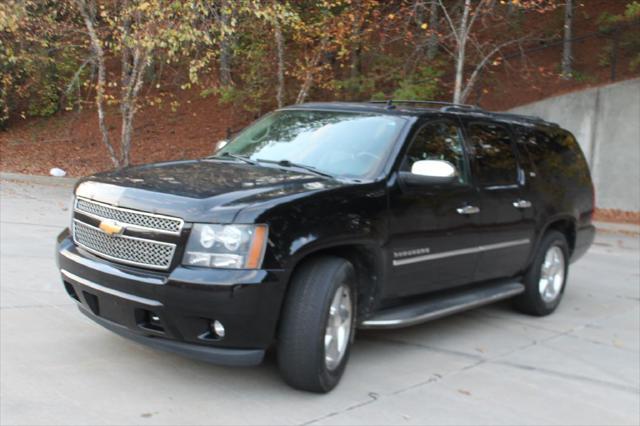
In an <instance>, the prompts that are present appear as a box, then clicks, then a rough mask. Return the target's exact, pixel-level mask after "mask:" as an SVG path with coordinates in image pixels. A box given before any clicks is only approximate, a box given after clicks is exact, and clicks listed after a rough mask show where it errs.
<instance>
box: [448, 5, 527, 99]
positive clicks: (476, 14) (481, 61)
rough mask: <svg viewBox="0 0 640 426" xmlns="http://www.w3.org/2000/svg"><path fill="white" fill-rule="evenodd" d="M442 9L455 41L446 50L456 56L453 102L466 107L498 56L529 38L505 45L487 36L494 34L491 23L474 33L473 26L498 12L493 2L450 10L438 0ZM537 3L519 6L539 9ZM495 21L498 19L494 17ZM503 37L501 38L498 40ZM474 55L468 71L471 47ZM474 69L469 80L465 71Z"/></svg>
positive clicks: (516, 39)
mask: <svg viewBox="0 0 640 426" xmlns="http://www.w3.org/2000/svg"><path fill="white" fill-rule="evenodd" d="M437 1H438V3H439V5H440V9H441V10H442V12H443V15H444V19H445V21H446V24H447V26H448V29H449V32H450V38H451V39H452V40H453V49H445V50H446V51H447V52H448V53H450V54H451V55H452V56H453V59H454V68H455V78H454V88H453V102H454V103H464V102H465V101H466V100H467V98H468V97H469V95H470V94H471V90H472V89H473V87H474V85H475V84H476V82H477V80H478V78H479V76H480V74H481V72H482V70H483V69H484V68H485V67H486V66H487V64H488V63H489V62H490V61H491V59H492V58H494V57H495V56H496V55H498V54H499V53H500V52H501V51H502V49H503V48H505V47H507V46H509V45H513V44H521V43H522V42H523V41H524V40H526V39H528V38H529V36H523V37H519V38H512V39H507V40H505V41H499V37H498V38H494V37H487V34H488V33H495V31H494V30H493V28H492V27H491V26H490V25H492V24H491V22H492V21H491V20H489V21H488V23H485V25H484V28H483V29H484V30H488V31H484V32H483V31H481V30H475V29H474V24H476V23H477V22H479V21H482V20H483V19H484V18H488V17H489V16H490V15H492V13H493V12H494V11H495V9H496V7H497V6H496V4H495V1H494V0H479V1H477V2H472V1H471V0H464V3H463V4H460V3H461V2H460V3H458V4H457V5H454V6H453V7H449V8H448V7H447V6H445V4H444V1H443V0H437ZM536 1H537V0H530V2H525V1H524V0H521V1H520V2H519V3H518V4H519V5H520V7H531V8H534V7H537V5H538V3H537V2H536ZM493 16H494V17H495V16H496V15H495V14H493ZM478 34H482V35H483V36H484V37H478ZM499 35H500V34H498V36H499ZM469 46H471V48H472V49H473V51H474V53H475V54H474V55H473V64H474V65H472V66H471V67H467V63H468V62H469V61H470V60H469V56H470V55H469V52H468V50H469V49H468V47H469ZM467 68H471V72H470V74H469V75H468V77H466V78H465V76H466V74H465V69H467Z"/></svg>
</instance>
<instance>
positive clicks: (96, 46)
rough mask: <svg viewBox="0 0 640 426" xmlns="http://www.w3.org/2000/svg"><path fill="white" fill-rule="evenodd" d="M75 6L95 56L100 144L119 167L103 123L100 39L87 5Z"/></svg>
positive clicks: (104, 80)
mask: <svg viewBox="0 0 640 426" xmlns="http://www.w3.org/2000/svg"><path fill="white" fill-rule="evenodd" d="M76 4H77V6H78V9H79V10H80V15H82V20H83V21H84V25H85V27H86V28H87V32H88V33H89V40H90V42H91V50H92V51H93V54H94V56H95V62H96V66H97V68H98V84H97V85H96V108H97V109H98V124H99V126H100V133H102V143H103V144H104V146H105V148H107V152H108V153H109V157H110V158H111V161H112V162H113V165H114V166H115V167H120V161H119V160H118V157H117V156H116V153H115V150H114V149H113V145H111V142H110V141H109V129H108V128H107V124H106V121H105V111H104V104H105V90H106V87H107V77H106V68H105V63H104V50H103V49H102V45H101V44H100V39H99V38H98V34H97V33H96V30H95V27H94V26H93V19H92V17H91V16H90V14H89V11H88V10H87V9H88V5H87V3H86V2H85V1H84V0H76Z"/></svg>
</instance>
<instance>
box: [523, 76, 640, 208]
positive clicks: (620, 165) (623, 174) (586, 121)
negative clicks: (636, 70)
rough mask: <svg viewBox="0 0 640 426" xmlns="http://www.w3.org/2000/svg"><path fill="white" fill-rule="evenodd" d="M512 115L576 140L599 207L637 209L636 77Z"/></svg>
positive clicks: (639, 116) (639, 95)
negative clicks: (540, 121) (553, 126)
mask: <svg viewBox="0 0 640 426" xmlns="http://www.w3.org/2000/svg"><path fill="white" fill-rule="evenodd" d="M510 112H515V113H518V114H528V115H537V116H539V117H542V118H544V119H545V120H549V121H553V122H556V123H558V124H559V125H560V126H562V127H564V128H565V129H567V130H570V131H571V132H572V133H573V134H574V135H575V136H576V138H577V139H578V142H579V143H580V146H581V147H582V151H583V152H584V154H585V156H586V157H587V161H588V162H589V166H590V167H591V175H592V176H593V180H594V182H595V186H596V204H597V207H599V208H603V209H619V210H625V211H636V212H637V211H640V78H639V79H633V80H627V81H623V82H620V83H614V84H610V85H608V86H603V87H599V88H596V89H589V90H585V91H582V92H577V93H570V94H568V95H563V96H557V97H553V98H548V99H545V100H543V101H539V102H535V103H532V104H528V105H523V106H520V107H517V108H514V109H512V110H511V111H510Z"/></svg>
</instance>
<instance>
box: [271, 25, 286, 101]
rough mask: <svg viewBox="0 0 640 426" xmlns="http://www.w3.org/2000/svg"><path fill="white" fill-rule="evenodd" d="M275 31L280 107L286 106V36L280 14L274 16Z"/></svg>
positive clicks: (277, 92)
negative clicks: (283, 34)
mask: <svg viewBox="0 0 640 426" xmlns="http://www.w3.org/2000/svg"><path fill="white" fill-rule="evenodd" d="M273 31H274V37H275V42H276V52H277V56H278V71H277V74H278V85H277V86H276V101H277V102H278V108H282V107H283V106H284V38H283V37H282V25H281V24H280V18H279V17H278V16H275V17H274V20H273Z"/></svg>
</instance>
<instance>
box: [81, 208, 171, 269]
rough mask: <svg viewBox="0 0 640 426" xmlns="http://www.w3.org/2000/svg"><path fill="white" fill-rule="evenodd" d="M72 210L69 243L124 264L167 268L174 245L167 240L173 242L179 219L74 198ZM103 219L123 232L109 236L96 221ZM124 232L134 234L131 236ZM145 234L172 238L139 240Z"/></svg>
mask: <svg viewBox="0 0 640 426" xmlns="http://www.w3.org/2000/svg"><path fill="white" fill-rule="evenodd" d="M74 210H75V213H74V219H73V240H74V241H75V243H76V244H77V245H78V246H80V247H82V248H84V249H86V250H88V251H90V252H92V253H94V254H96V255H98V256H102V257H104V258H107V259H109V260H113V261H115V262H120V263H125V264H128V265H135V266H140V267H143V268H151V269H160V270H167V269H169V268H170V267H171V262H172V261H173V256H174V254H175V251H176V244H175V243H174V242H172V241H171V240H173V241H175V242H176V243H177V239H178V236H179V235H180V231H181V230H182V226H183V225H184V221H183V220H182V219H179V218H175V217H169V216H161V215H156V214H153V213H145V212H140V211H137V210H131V209H125V208H122V207H115V206H112V205H109V204H105V203H100V202H97V201H92V200H87V199H85V198H77V199H76V202H75V205H74ZM79 213H80V214H79ZM87 217H88V218H90V219H88V218H87ZM105 220H106V221H109V222H111V224H112V225H115V226H117V227H122V229H124V232H122V231H121V232H120V233H117V234H110V233H107V232H105V231H103V230H102V229H100V228H102V226H101V225H100V226H99V224H98V223H96V221H97V222H99V223H102V222H103V221H105ZM105 230H108V229H106V228H105ZM127 230H131V231H137V232H136V233H134V235H135V236H132V235H131V234H130V233H129V232H128V231H127ZM146 232H149V233H150V235H155V237H154V238H160V236H158V235H157V233H161V234H172V235H175V237H164V238H162V239H163V240H164V241H157V240H156V239H148V238H143V237H145V233H146Z"/></svg>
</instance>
